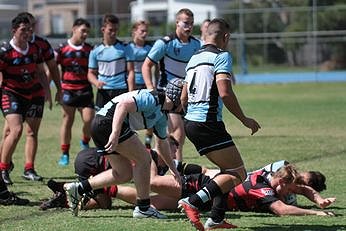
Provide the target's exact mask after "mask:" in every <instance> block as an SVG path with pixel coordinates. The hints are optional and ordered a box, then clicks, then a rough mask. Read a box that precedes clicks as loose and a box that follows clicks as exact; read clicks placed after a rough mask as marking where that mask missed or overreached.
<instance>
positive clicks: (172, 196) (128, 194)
mask: <svg viewBox="0 0 346 231" xmlns="http://www.w3.org/2000/svg"><path fill="white" fill-rule="evenodd" d="M169 140H170V144H171V149H172V153H174V147H175V146H176V143H175V142H174V139H172V138H170V139H169ZM95 151H96V149H92V148H90V149H88V150H83V151H81V152H80V153H79V154H78V155H77V158H76V160H75V169H76V170H75V171H76V173H77V175H79V177H80V179H83V178H85V177H86V178H88V177H90V176H92V175H93V174H97V173H98V172H100V171H104V169H105V168H107V162H105V159H101V160H100V159H99V158H97V155H95ZM287 163H288V162H287V161H277V162H275V163H272V164H269V165H267V166H265V167H263V168H261V169H259V170H256V171H254V172H252V175H253V174H254V173H255V172H257V175H261V179H265V178H266V182H270V180H271V179H272V178H273V177H271V176H272V175H273V174H274V172H275V171H277V170H278V168H280V167H283V166H285V165H287ZM153 166H155V161H153ZM160 169H162V166H161V167H160V168H156V172H155V168H152V176H151V177H152V179H154V180H153V181H152V183H151V188H152V191H155V192H157V193H159V194H158V195H155V196H153V197H152V198H151V200H152V204H153V205H154V206H155V207H157V208H158V209H175V208H176V206H177V201H178V200H179V199H180V198H181V197H184V196H186V195H189V194H190V193H192V192H196V191H198V189H199V188H202V187H203V183H205V182H208V180H209V179H210V178H209V177H208V176H205V175H202V174H196V175H185V176H184V177H183V178H182V187H181V188H180V187H174V185H175V184H174V182H173V178H172V176H169V175H167V176H159V175H158V174H157V173H159V172H161V174H162V171H160ZM185 169H186V168H185ZM187 169H189V167H188V168H187ZM196 169H198V168H196ZM201 169H202V168H201ZM203 171H205V170H204V169H203ZM261 171H262V172H261ZM207 172H208V171H207ZM211 172H212V173H213V172H215V171H211ZM300 175H301V176H304V177H303V179H302V180H303V181H304V184H305V185H310V186H312V187H314V188H315V189H317V191H322V190H324V189H326V186H325V177H324V175H323V174H321V173H319V172H303V173H301V174H300ZM316 176H318V177H316ZM153 177H154V178H153ZM249 179H250V177H249V178H248V180H249ZM63 184H64V182H62V183H56V182H54V181H50V182H48V186H49V187H50V188H51V189H52V191H53V192H54V196H53V198H52V199H50V200H49V201H47V202H44V203H43V204H42V205H41V209H48V208H55V207H62V208H65V207H66V195H65V193H64V190H63V188H62V185H63ZM267 184H268V183H267ZM238 187H240V186H238ZM299 188H302V189H301V190H300V191H299ZM303 189H305V190H306V191H304V190H303ZM257 190H261V188H260V189H257ZM307 192H308V193H307ZM309 192H310V193H309ZM294 193H297V194H303V195H305V194H307V195H306V196H307V197H308V198H309V199H310V200H312V201H313V202H314V203H316V204H317V205H318V206H319V207H321V208H325V207H327V206H329V205H330V204H331V203H333V202H334V201H335V198H322V197H321V196H320V194H319V193H318V192H316V190H313V189H312V188H311V187H309V186H303V185H302V186H298V185H296V187H295V189H293V190H292V191H291V192H290V196H289V197H288V196H287V195H283V194H282V193H280V194H277V193H276V194H275V195H276V198H279V197H281V199H282V201H285V202H286V203H291V204H296V201H293V200H292V198H294V199H296V197H295V196H294ZM255 195H256V194H255ZM244 197H245V195H244ZM86 198H89V199H87V200H84V201H83V208H84V209H93V208H103V209H109V208H111V199H112V198H117V199H120V200H123V201H125V202H128V203H134V202H135V199H136V190H135V189H134V188H132V187H128V186H115V185H113V186H111V187H108V188H105V189H104V190H99V191H94V193H93V195H92V196H91V197H90V196H89V197H86ZM287 198H290V200H289V201H287ZM276 204H279V207H282V208H284V209H288V211H292V207H287V206H285V205H282V203H281V202H276ZM274 206H275V204H274ZM239 209H240V210H241V209H244V208H239ZM293 211H294V210H293ZM269 212H274V211H269ZM315 212H316V215H327V214H326V213H323V212H321V211H315ZM318 212H320V214H317V213H318ZM274 213H275V212H274ZM285 213H287V211H286V212H277V213H276V214H277V215H286V214H285ZM290 215H295V214H290ZM328 215H330V214H329V213H328Z"/></svg>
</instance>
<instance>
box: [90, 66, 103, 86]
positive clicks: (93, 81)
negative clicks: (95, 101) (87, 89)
mask: <svg viewBox="0 0 346 231" xmlns="http://www.w3.org/2000/svg"><path fill="white" fill-rule="evenodd" d="M97 74H98V73H97V70H94V69H90V68H89V70H88V80H89V82H90V83H91V84H92V85H94V86H95V87H96V88H97V89H102V87H103V86H104V85H106V83H105V82H102V81H99V80H98V79H97Z"/></svg>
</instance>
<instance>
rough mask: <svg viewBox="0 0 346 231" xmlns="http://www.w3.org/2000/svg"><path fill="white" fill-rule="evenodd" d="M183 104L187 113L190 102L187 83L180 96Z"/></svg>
mask: <svg viewBox="0 0 346 231" xmlns="http://www.w3.org/2000/svg"><path fill="white" fill-rule="evenodd" d="M180 101H181V106H182V107H183V110H184V112H185V113H186V108H187V102H188V94H187V83H185V84H184V85H183V89H182V91H181V96H180Z"/></svg>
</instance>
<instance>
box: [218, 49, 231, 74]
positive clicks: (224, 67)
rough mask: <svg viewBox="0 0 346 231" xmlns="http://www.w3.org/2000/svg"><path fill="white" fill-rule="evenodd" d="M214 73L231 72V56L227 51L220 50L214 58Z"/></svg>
mask: <svg viewBox="0 0 346 231" xmlns="http://www.w3.org/2000/svg"><path fill="white" fill-rule="evenodd" d="M214 65H215V74H221V73H226V74H231V72H232V57H231V55H230V53H228V52H221V53H220V54H219V55H217V56H216V58H215V64H214Z"/></svg>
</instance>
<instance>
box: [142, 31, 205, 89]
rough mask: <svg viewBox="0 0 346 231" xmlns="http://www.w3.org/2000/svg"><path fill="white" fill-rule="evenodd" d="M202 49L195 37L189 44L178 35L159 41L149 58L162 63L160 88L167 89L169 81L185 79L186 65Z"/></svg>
mask: <svg viewBox="0 0 346 231" xmlns="http://www.w3.org/2000/svg"><path fill="white" fill-rule="evenodd" d="M200 47H201V44H200V42H199V41H198V40H197V39H195V38H194V37H190V38H189V42H188V43H183V42H181V41H180V40H179V39H178V37H177V36H176V35H174V36H166V37H164V38H162V39H159V40H157V41H156V42H155V44H154V46H153V47H152V49H151V50H150V52H149V54H148V58H149V59H150V60H151V61H153V62H154V63H160V70H161V78H160V80H159V88H162V87H165V86H166V84H167V82H168V81H172V80H173V79H175V78H179V79H183V78H184V77H185V67H186V64H187V63H188V61H189V60H190V58H191V56H192V55H193V54H194V53H195V52H196V51H198V50H199V49H200Z"/></svg>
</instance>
